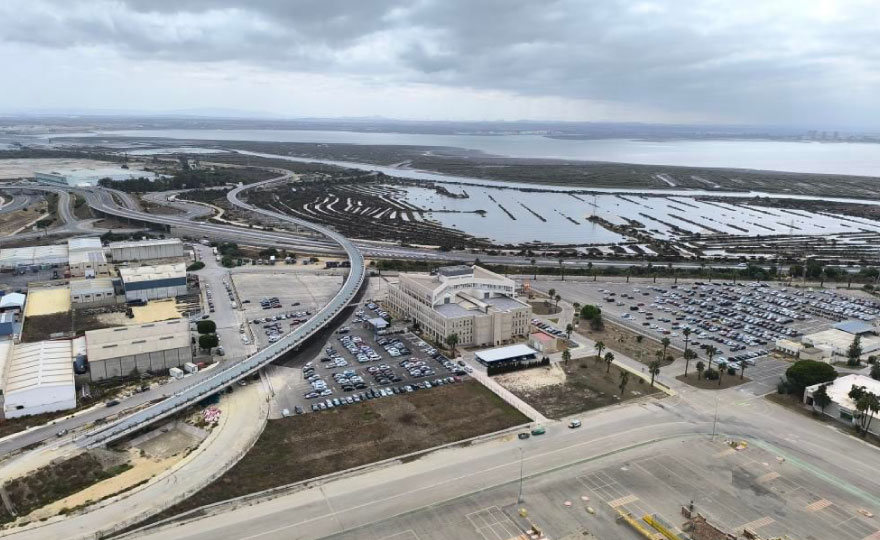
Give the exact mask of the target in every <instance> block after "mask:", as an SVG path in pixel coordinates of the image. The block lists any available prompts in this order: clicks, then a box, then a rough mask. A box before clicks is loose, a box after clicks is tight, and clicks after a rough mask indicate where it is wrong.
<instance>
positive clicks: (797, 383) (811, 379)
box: [785, 360, 837, 396]
mask: <svg viewBox="0 0 880 540" xmlns="http://www.w3.org/2000/svg"><path fill="white" fill-rule="evenodd" d="M785 378H786V379H787V380H788V382H789V384H790V385H791V388H792V390H793V391H794V392H796V393H797V394H798V395H800V396H803V395H804V388H806V387H808V386H813V385H814V384H821V383H826V382H831V381H833V380H834V379H836V378H837V371H836V370H835V369H834V367H833V366H832V365H831V364H826V363H825V362H817V361H815V360H798V361H797V362H795V363H794V364H792V365H791V366H789V368H788V369H787V370H785Z"/></svg>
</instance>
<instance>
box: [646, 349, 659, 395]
mask: <svg viewBox="0 0 880 540" xmlns="http://www.w3.org/2000/svg"><path fill="white" fill-rule="evenodd" d="M658 352H659V351H658ZM648 372H649V373H650V374H651V388H654V377H656V376H657V375H658V374H659V373H660V360H654V361H653V362H651V363H650V364H648Z"/></svg>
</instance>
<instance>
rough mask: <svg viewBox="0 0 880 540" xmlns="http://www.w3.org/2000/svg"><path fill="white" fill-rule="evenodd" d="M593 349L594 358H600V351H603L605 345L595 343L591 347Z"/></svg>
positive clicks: (600, 342) (598, 342)
mask: <svg viewBox="0 0 880 540" xmlns="http://www.w3.org/2000/svg"><path fill="white" fill-rule="evenodd" d="M593 348H594V349H596V356H599V357H601V356H602V351H604V350H605V344H604V343H602V341H597V342H596V344H595V345H593Z"/></svg>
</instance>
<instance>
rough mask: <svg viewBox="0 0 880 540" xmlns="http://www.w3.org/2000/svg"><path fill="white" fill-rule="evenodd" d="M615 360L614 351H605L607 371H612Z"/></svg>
mask: <svg viewBox="0 0 880 540" xmlns="http://www.w3.org/2000/svg"><path fill="white" fill-rule="evenodd" d="M613 362H614V353H613V352H610V351H609V352H607V353H605V373H609V372H610V371H611V364H612V363H613Z"/></svg>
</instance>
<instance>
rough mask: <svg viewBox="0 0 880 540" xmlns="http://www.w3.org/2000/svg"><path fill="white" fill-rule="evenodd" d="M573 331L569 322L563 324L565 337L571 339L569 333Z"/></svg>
mask: <svg viewBox="0 0 880 540" xmlns="http://www.w3.org/2000/svg"><path fill="white" fill-rule="evenodd" d="M572 332H574V326H572V325H571V323H568V324H566V325H565V337H567V338H568V339H571V333H572Z"/></svg>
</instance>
